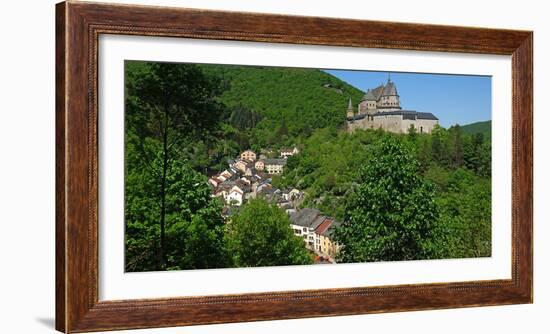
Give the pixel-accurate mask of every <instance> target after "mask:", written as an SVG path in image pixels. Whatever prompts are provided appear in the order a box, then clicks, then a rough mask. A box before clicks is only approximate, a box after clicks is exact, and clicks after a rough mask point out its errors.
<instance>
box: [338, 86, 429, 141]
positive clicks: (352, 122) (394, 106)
mask: <svg viewBox="0 0 550 334" xmlns="http://www.w3.org/2000/svg"><path fill="white" fill-rule="evenodd" d="M436 124H438V118H437V117H435V116H434V115H433V114H432V113H427V112H417V111H413V110H403V109H401V104H400V102H399V95H398V94H397V88H396V87H395V84H394V83H393V82H392V81H391V79H390V77H389V76H388V82H387V83H386V85H384V84H381V85H380V86H378V87H376V88H374V89H369V90H368V91H367V93H366V94H365V95H364V96H363V98H362V99H361V102H359V105H358V107H357V113H355V112H354V110H353V104H352V102H351V98H350V99H349V104H348V109H347V117H346V128H347V131H348V132H353V131H355V130H356V129H383V130H386V131H390V132H395V133H407V132H408V131H409V128H410V127H411V126H413V127H414V128H415V129H416V131H417V132H418V133H431V132H432V130H433V128H434V127H435V125H436Z"/></svg>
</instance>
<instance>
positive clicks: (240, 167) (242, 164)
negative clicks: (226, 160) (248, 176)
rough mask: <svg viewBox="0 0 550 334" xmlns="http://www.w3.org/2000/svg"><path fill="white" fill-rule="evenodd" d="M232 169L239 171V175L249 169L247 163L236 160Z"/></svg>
mask: <svg viewBox="0 0 550 334" xmlns="http://www.w3.org/2000/svg"><path fill="white" fill-rule="evenodd" d="M233 167H234V168H235V169H237V170H238V171H240V172H241V173H244V172H246V169H247V168H249V166H248V163H247V162H246V161H245V160H237V161H236V162H235V163H234V164H233Z"/></svg>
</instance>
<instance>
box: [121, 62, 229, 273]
mask: <svg viewBox="0 0 550 334" xmlns="http://www.w3.org/2000/svg"><path fill="white" fill-rule="evenodd" d="M143 67H144V70H143V71H139V75H138V76H134V77H128V78H127V86H126V89H127V98H126V112H127V114H126V131H127V133H128V135H127V137H126V138H127V146H129V145H130V144H131V147H134V148H135V149H136V150H137V154H136V156H135V157H134V160H133V161H134V164H133V165H132V166H127V168H128V169H131V168H137V169H142V168H147V169H149V170H150V173H151V174H152V175H153V176H154V177H155V178H156V180H157V181H156V183H157V187H155V190H156V193H154V194H151V196H155V198H157V200H158V210H159V215H158V217H159V218H158V219H159V221H158V225H159V238H160V242H159V249H158V254H159V255H158V261H157V269H159V270H163V269H165V268H166V261H167V258H166V253H167V249H166V228H167V227H166V216H167V203H166V198H167V189H168V188H169V187H170V184H169V179H170V173H171V170H170V166H171V164H172V162H173V161H174V160H176V159H182V158H185V157H184V155H183V152H184V151H185V150H184V148H185V147H186V146H189V145H191V144H192V142H194V141H196V140H203V139H207V138H208V137H209V136H211V135H212V133H213V132H214V131H215V130H216V129H217V127H218V125H219V120H220V118H221V114H222V113H223V108H222V107H221V105H220V104H219V103H218V100H217V96H218V95H219V94H220V93H221V88H220V86H219V81H218V80H212V79H211V78H209V77H207V76H205V75H204V74H203V72H202V71H201V70H200V69H199V68H198V67H197V66H196V65H193V64H170V63H146V64H143ZM128 141H131V143H128ZM153 161H155V163H153Z"/></svg>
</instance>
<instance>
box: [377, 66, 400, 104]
mask: <svg viewBox="0 0 550 334" xmlns="http://www.w3.org/2000/svg"><path fill="white" fill-rule="evenodd" d="M378 108H379V109H382V110H383V111H396V110H401V103H400V102H399V95H398V94H397V87H396V86H395V84H394V83H393V81H391V78H390V75H389V73H388V82H387V83H386V85H385V86H384V90H383V91H382V95H381V96H380V100H379V102H378Z"/></svg>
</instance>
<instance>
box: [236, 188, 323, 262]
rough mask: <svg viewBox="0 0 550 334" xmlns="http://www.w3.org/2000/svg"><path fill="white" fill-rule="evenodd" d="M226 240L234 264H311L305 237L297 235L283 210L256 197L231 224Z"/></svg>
mask: <svg viewBox="0 0 550 334" xmlns="http://www.w3.org/2000/svg"><path fill="white" fill-rule="evenodd" d="M226 243H227V249H228V251H229V254H231V257H232V259H233V265H234V266H235V267H260V266H282V265H296V264H310V263H312V262H313V261H312V258H311V256H310V255H309V254H308V251H307V250H306V248H305V247H304V241H303V240H302V239H301V238H299V237H297V236H295V235H294V233H293V232H292V229H291V228H290V220H289V218H288V216H287V215H286V214H285V212H284V211H282V210H281V209H279V208H277V206H275V205H270V204H269V203H267V202H266V201H265V200H263V199H254V200H251V201H250V202H248V203H247V204H245V205H244V207H243V208H242V210H241V211H240V212H239V213H238V214H237V215H236V216H235V217H233V218H232V220H231V222H230V223H229V224H228V232H227V234H226Z"/></svg>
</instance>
